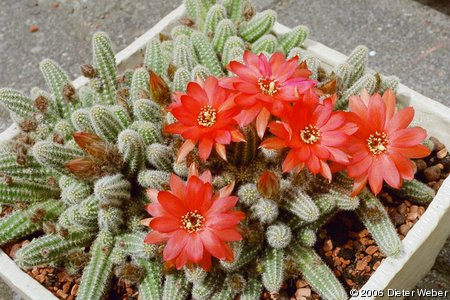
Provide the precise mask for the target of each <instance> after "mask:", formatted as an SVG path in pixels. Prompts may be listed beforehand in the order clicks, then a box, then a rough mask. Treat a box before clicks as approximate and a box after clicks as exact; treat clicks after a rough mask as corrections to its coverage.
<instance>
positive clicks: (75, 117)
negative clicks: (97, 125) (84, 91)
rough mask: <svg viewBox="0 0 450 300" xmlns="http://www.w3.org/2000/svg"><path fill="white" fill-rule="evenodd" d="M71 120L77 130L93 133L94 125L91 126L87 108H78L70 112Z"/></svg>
mask: <svg viewBox="0 0 450 300" xmlns="http://www.w3.org/2000/svg"><path fill="white" fill-rule="evenodd" d="M71 121H72V124H73V127H74V128H75V130H77V131H82V132H86V133H93V132H94V126H92V122H91V118H90V113H89V109H88V108H80V109H78V110H76V111H74V112H73V113H72V116H71Z"/></svg>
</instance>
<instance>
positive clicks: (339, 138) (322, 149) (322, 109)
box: [261, 89, 357, 181]
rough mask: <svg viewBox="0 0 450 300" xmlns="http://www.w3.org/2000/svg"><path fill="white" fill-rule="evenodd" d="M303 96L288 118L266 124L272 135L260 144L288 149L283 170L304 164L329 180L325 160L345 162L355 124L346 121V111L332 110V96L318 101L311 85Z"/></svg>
mask: <svg viewBox="0 0 450 300" xmlns="http://www.w3.org/2000/svg"><path fill="white" fill-rule="evenodd" d="M303 98H304V99H303V101H301V102H297V103H296V104H295V105H294V107H293V108H292V111H291V112H290V114H289V116H288V117H287V118H285V119H284V120H283V121H276V122H271V123H270V124H269V130H270V132H271V133H272V134H273V135H274V136H275V137H271V138H268V139H266V140H265V141H263V143H262V144H261V147H264V148H268V149H274V150H281V149H284V148H289V149H290V150H289V153H288V154H287V156H286V158H285V160H284V162H283V166H282V169H283V172H289V171H291V170H293V169H295V170H296V171H299V170H301V169H303V167H305V166H306V167H307V168H308V169H309V170H310V171H311V172H312V173H313V174H317V173H320V174H322V176H323V177H325V178H327V179H328V180H330V181H331V176H332V175H331V170H330V167H329V165H328V161H333V162H337V163H339V164H347V163H348V161H349V158H348V155H347V153H346V151H345V146H346V145H347V142H348V140H349V136H350V135H351V134H353V133H354V132H355V131H356V130H357V127H356V125H355V124H354V123H352V122H348V117H349V116H348V115H349V114H348V113H346V112H342V111H340V112H333V103H332V99H331V98H329V99H326V100H324V102H323V103H320V102H319V99H318V98H317V96H316V95H315V94H314V92H313V91H312V89H311V90H310V91H309V92H308V93H307V94H305V96H304V97H303Z"/></svg>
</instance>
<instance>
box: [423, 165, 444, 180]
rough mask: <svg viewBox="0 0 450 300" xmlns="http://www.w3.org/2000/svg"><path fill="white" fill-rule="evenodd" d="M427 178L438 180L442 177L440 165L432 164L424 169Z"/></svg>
mask: <svg viewBox="0 0 450 300" xmlns="http://www.w3.org/2000/svg"><path fill="white" fill-rule="evenodd" d="M423 174H424V175H425V178H426V179H427V180H428V181H429V182H430V181H437V180H439V178H441V169H440V168H439V167H438V166H431V167H428V168H426V169H425V170H424V171H423Z"/></svg>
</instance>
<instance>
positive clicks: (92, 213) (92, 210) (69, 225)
mask: <svg viewBox="0 0 450 300" xmlns="http://www.w3.org/2000/svg"><path fill="white" fill-rule="evenodd" d="M98 203H99V202H98V199H96V198H95V197H89V198H87V199H86V200H83V201H82V202H80V203H79V204H75V205H72V206H71V207H69V208H68V209H66V210H65V211H64V212H63V213H62V214H61V215H60V216H59V219H58V225H60V226H61V227H63V228H65V229H68V230H72V231H86V232H94V231H96V230H97V228H98V226H97V215H98V211H99V209H98Z"/></svg>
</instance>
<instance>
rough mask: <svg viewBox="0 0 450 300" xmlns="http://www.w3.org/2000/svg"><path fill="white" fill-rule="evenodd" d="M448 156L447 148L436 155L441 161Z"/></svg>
mask: <svg viewBox="0 0 450 300" xmlns="http://www.w3.org/2000/svg"><path fill="white" fill-rule="evenodd" d="M447 154H448V151H447V148H444V149H442V150H439V151H438V152H437V153H436V157H437V158H439V159H443V158H444V157H446V156H447Z"/></svg>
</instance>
